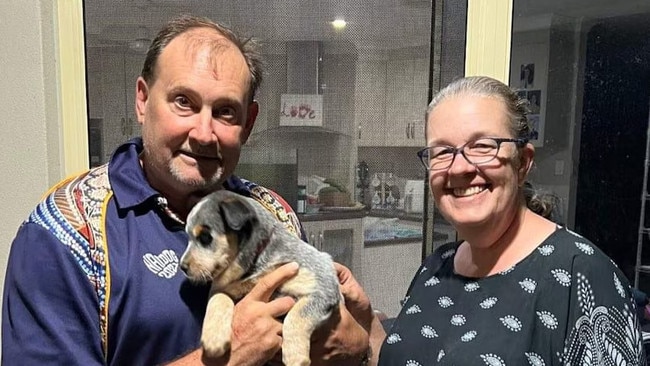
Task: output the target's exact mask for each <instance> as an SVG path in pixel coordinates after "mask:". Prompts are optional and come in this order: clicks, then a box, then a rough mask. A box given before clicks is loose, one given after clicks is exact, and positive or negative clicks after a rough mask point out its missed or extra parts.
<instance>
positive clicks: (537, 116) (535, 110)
mask: <svg viewBox="0 0 650 366" xmlns="http://www.w3.org/2000/svg"><path fill="white" fill-rule="evenodd" d="M515 92H516V93H517V96H518V97H519V99H525V100H527V101H528V111H529V112H528V122H529V123H530V125H531V128H532V129H531V133H530V137H529V139H530V142H531V143H532V144H533V146H535V147H541V146H544V115H543V113H542V90H541V89H533V90H528V89H517V90H515Z"/></svg>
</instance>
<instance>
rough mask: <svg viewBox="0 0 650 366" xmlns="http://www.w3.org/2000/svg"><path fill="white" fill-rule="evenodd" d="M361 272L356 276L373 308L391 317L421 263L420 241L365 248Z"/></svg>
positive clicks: (394, 314)
mask: <svg viewBox="0 0 650 366" xmlns="http://www.w3.org/2000/svg"><path fill="white" fill-rule="evenodd" d="M362 258H363V263H362V266H363V273H362V275H361V276H357V279H358V280H359V282H360V284H361V286H362V287H363V289H364V291H365V292H366V294H367V295H368V297H369V298H370V303H371V304H372V307H373V309H375V310H379V311H381V312H383V313H385V314H386V315H387V316H388V317H391V318H392V317H395V316H397V314H398V313H399V311H400V309H401V304H400V301H401V300H402V299H403V298H404V295H405V294H406V290H407V289H408V287H409V284H410V283H411V280H412V279H413V276H414V275H415V272H416V271H417V269H418V268H419V267H420V263H421V262H422V260H421V258H422V241H421V240H420V241H413V242H406V243H403V242H400V243H395V244H384V245H373V246H366V247H364V249H363V255H362Z"/></svg>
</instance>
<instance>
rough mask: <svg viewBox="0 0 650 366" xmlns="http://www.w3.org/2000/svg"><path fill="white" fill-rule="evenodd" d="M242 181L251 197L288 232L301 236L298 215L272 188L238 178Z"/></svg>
mask: <svg viewBox="0 0 650 366" xmlns="http://www.w3.org/2000/svg"><path fill="white" fill-rule="evenodd" d="M240 179H241V181H242V183H244V185H246V187H248V189H249V190H250V192H251V198H253V199H254V200H256V201H257V202H259V203H260V204H262V206H264V207H265V208H266V209H267V210H269V211H270V212H271V213H272V214H274V215H275V217H276V218H277V219H278V221H280V222H281V223H282V224H283V225H284V226H285V227H286V228H287V230H289V231H290V232H292V233H293V234H295V235H296V236H297V237H301V236H302V229H301V226H300V220H298V216H297V215H296V213H295V212H294V211H293V210H292V209H291V206H289V204H288V203H287V201H285V200H284V199H282V197H280V196H279V195H278V194H277V193H275V192H273V191H272V190H270V189H268V188H265V187H262V186H260V185H258V184H256V183H253V182H251V181H248V180H246V179H242V178H240Z"/></svg>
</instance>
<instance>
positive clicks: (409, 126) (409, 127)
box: [406, 123, 411, 139]
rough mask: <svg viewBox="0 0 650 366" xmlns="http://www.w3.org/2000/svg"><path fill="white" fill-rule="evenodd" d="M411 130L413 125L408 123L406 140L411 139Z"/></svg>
mask: <svg viewBox="0 0 650 366" xmlns="http://www.w3.org/2000/svg"><path fill="white" fill-rule="evenodd" d="M410 130H411V124H410V123H407V124H406V139H408V138H409V132H410Z"/></svg>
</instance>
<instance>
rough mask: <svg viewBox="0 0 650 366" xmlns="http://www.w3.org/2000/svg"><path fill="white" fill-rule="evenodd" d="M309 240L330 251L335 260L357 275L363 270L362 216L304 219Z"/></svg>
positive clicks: (312, 243) (320, 248)
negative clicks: (319, 219)
mask: <svg viewBox="0 0 650 366" xmlns="http://www.w3.org/2000/svg"><path fill="white" fill-rule="evenodd" d="M302 225H303V228H304V229H305V234H306V235H307V241H308V242H309V244H311V245H313V246H314V247H315V248H316V249H318V250H320V251H323V252H326V253H329V254H330V255H331V256H332V258H333V259H334V261H335V262H338V263H341V264H343V265H344V266H346V267H348V268H349V269H350V270H351V271H352V273H353V274H355V276H356V275H357V273H361V270H362V268H361V267H362V264H361V263H362V259H361V255H362V251H363V226H362V221H361V218H354V219H338V220H337V219H334V220H322V221H305V220H302Z"/></svg>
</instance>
